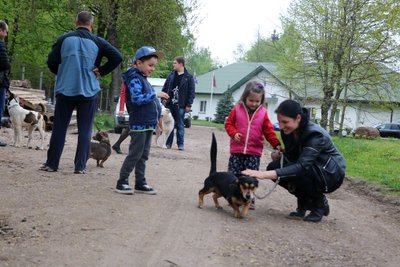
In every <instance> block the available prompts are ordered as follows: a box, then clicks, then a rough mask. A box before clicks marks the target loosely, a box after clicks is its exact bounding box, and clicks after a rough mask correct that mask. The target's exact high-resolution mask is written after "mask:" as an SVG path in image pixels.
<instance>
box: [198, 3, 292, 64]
mask: <svg viewBox="0 0 400 267" xmlns="http://www.w3.org/2000/svg"><path fill="white" fill-rule="evenodd" d="M199 1H200V2H201V9H200V11H199V16H200V18H202V21H201V24H200V25H198V26H197V31H196V32H195V36H196V39H197V46H198V47H204V48H209V50H210V51H211V57H212V58H213V59H215V60H217V61H218V62H219V63H222V64H223V65H225V64H228V63H233V62H235V56H234V53H233V52H234V51H235V50H237V47H238V45H239V44H241V45H243V47H244V49H245V50H248V49H249V48H250V47H251V44H252V43H254V42H255V41H256V40H257V33H258V32H260V34H261V36H263V37H267V36H268V37H269V36H271V34H272V33H273V31H274V29H276V31H277V33H282V28H281V23H280V20H279V16H280V15H281V14H285V12H286V10H287V8H288V6H289V4H290V2H291V0H247V1H243V0H199Z"/></svg>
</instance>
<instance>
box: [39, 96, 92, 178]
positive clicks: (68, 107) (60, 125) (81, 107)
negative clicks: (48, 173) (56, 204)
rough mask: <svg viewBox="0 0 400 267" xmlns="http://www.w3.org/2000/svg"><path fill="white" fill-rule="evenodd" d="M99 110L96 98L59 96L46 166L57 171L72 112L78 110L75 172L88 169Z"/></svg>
mask: <svg viewBox="0 0 400 267" xmlns="http://www.w3.org/2000/svg"><path fill="white" fill-rule="evenodd" d="M96 108H97V101H96V98H95V97H94V98H89V99H88V98H85V97H83V96H74V97H69V96H64V95H57V100H56V105H55V109H54V123H53V131H52V133H51V138H50V146H49V150H48V151H47V161H46V165H47V166H49V167H50V168H52V169H54V170H57V169H58V165H59V163H60V158H61V154H62V152H63V149H64V144H65V137H66V135H67V128H68V125H69V123H70V121H71V116H72V112H73V111H74V109H76V119H77V123H78V144H77V146H76V152H75V160H74V164H75V171H82V170H85V169H86V162H87V160H88V159H89V153H90V140H91V136H92V125H93V120H94V115H95V112H96Z"/></svg>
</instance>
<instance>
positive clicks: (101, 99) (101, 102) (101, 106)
mask: <svg viewBox="0 0 400 267" xmlns="http://www.w3.org/2000/svg"><path fill="white" fill-rule="evenodd" d="M102 110H103V90H102V89H100V111H102Z"/></svg>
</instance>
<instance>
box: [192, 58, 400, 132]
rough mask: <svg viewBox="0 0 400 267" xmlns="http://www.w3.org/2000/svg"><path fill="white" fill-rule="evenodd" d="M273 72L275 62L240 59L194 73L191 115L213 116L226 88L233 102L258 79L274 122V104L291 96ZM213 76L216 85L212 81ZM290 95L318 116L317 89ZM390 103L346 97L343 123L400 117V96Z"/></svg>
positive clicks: (347, 125)
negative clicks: (195, 80)
mask: <svg viewBox="0 0 400 267" xmlns="http://www.w3.org/2000/svg"><path fill="white" fill-rule="evenodd" d="M275 74H276V67H275V64H274V63H254V62H241V63H233V64H230V65H227V66H225V67H223V68H220V69H216V70H215V71H213V72H209V73H205V74H203V75H201V76H199V77H197V84H196V98H195V100H194V103H193V106H192V116H198V118H199V119H203V120H206V119H208V118H211V119H213V118H215V113H216V108H217V104H218V101H219V100H220V99H221V98H222V96H223V94H224V93H225V92H226V91H227V90H231V91H232V96H233V99H234V102H235V103H236V102H237V101H238V100H239V99H240V97H241V95H242V93H243V90H244V88H245V86H246V84H247V83H248V82H249V81H252V80H257V81H260V82H262V83H264V85H265V89H266V103H267V106H268V113H269V117H270V119H271V121H272V122H273V123H274V122H276V121H277V120H276V116H275V114H274V112H275V109H276V108H277V106H278V105H279V104H280V103H281V102H282V101H283V100H285V99H288V98H289V97H290V96H289V95H290V90H289V88H288V87H287V86H286V85H285V84H284V83H283V82H282V81H280V80H279V79H278V78H277V76H276V75H275ZM213 77H215V85H216V86H215V87H214V85H213V84H214V83H213ZM292 98H294V99H296V100H299V101H300V102H301V103H303V105H304V107H307V108H309V109H310V114H311V117H312V119H314V120H317V121H318V120H319V119H320V118H321V107H320V106H321V96H320V92H318V93H317V92H314V93H311V94H310V92H309V93H308V94H307V96H304V95H300V94H299V93H296V94H294V93H293V92H292ZM391 102H392V103H397V104H398V105H397V107H396V108H393V107H390V108H389V107H387V108H385V107H384V105H382V103H377V102H376V101H375V102H374V103H375V105H374V104H371V102H370V101H368V100H366V98H365V96H363V98H360V97H354V98H349V103H348V105H347V108H346V112H345V120H344V125H343V126H344V127H345V128H352V129H354V128H356V127H359V126H362V125H364V126H372V125H374V124H377V123H381V122H396V121H400V99H397V98H395V99H392V100H391ZM341 111H342V107H338V110H337V111H336V113H335V122H337V123H338V122H339V121H340V115H341V114H340V112H341Z"/></svg>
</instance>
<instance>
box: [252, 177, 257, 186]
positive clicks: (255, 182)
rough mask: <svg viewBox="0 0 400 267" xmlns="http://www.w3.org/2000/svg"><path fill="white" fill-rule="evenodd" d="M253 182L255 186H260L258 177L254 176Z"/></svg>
mask: <svg viewBox="0 0 400 267" xmlns="http://www.w3.org/2000/svg"><path fill="white" fill-rule="evenodd" d="M253 184H254V186H255V187H258V180H257V178H254V182H253Z"/></svg>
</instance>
